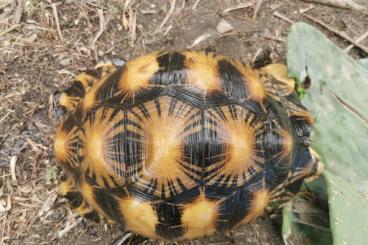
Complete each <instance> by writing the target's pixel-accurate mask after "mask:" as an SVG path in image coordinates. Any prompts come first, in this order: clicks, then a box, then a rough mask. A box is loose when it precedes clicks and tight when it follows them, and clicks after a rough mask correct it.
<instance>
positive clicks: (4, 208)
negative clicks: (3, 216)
mask: <svg viewBox="0 0 368 245" xmlns="http://www.w3.org/2000/svg"><path fill="white" fill-rule="evenodd" d="M4 204H5V203H4ZM11 206H12V205H11V197H10V195H9V196H8V198H7V199H6V206H4V205H3V204H2V203H0V213H2V212H7V211H9V210H10V209H11Z"/></svg>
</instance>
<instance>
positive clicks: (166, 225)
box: [155, 202, 184, 239]
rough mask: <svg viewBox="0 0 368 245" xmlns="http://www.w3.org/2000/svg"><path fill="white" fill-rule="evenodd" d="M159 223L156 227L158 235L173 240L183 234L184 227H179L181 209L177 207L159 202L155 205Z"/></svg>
mask: <svg viewBox="0 0 368 245" xmlns="http://www.w3.org/2000/svg"><path fill="white" fill-rule="evenodd" d="M155 210H156V212H157V217H158V218H159V222H158V224H157V225H156V232H157V234H158V235H160V236H162V237H164V238H166V239H173V238H177V237H180V236H182V235H183V234H184V227H183V226H182V225H181V224H182V223H181V216H182V209H181V208H180V207H179V206H178V205H174V204H170V203H167V202H161V203H158V204H156V205H155Z"/></svg>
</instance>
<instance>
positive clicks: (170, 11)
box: [156, 0, 176, 33]
mask: <svg viewBox="0 0 368 245" xmlns="http://www.w3.org/2000/svg"><path fill="white" fill-rule="evenodd" d="M175 3H176V0H170V10H169V12H168V13H167V15H166V16H165V18H164V20H163V21H162V22H161V24H160V26H159V27H158V28H157V29H156V33H159V32H161V30H162V27H164V25H165V24H166V22H167V21H168V20H169V18H170V15H171V14H172V13H173V12H174V9H175Z"/></svg>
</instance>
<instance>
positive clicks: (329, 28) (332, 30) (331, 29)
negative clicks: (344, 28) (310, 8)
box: [303, 14, 368, 54]
mask: <svg viewBox="0 0 368 245" xmlns="http://www.w3.org/2000/svg"><path fill="white" fill-rule="evenodd" d="M303 16H305V17H307V18H308V19H310V20H312V21H314V22H316V23H317V24H319V25H321V26H322V27H324V28H326V29H327V30H329V31H331V32H333V33H335V34H336V35H338V36H340V37H341V38H344V39H346V40H347V41H349V42H350V43H351V44H353V45H354V46H355V47H357V48H359V49H361V50H362V51H364V52H365V53H366V54H368V49H367V48H366V47H364V46H363V45H360V44H359V43H357V42H356V41H354V40H353V39H352V38H350V37H348V36H346V35H345V34H343V33H342V32H340V31H338V30H336V29H334V28H332V27H330V26H329V25H327V24H326V23H324V22H323V21H320V20H317V19H315V18H313V17H311V16H309V15H307V14H303Z"/></svg>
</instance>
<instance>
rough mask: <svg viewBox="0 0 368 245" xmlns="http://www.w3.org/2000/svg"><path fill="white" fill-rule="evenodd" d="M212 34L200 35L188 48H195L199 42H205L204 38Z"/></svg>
mask: <svg viewBox="0 0 368 245" xmlns="http://www.w3.org/2000/svg"><path fill="white" fill-rule="evenodd" d="M211 36H212V35H211V34H210V33H205V34H203V35H201V36H199V37H197V38H196V39H195V40H194V41H193V43H192V44H191V45H189V46H188V47H187V48H193V47H194V46H196V45H198V44H199V43H201V42H203V41H204V40H206V39H208V38H210V37H211Z"/></svg>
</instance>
